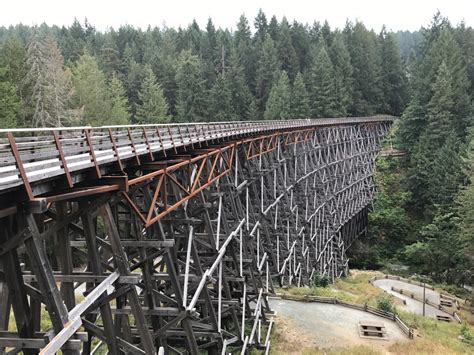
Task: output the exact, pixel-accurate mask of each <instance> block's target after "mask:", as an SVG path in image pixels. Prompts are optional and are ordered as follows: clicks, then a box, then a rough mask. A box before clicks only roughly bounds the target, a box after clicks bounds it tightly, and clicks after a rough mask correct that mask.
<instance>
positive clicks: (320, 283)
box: [311, 274, 330, 287]
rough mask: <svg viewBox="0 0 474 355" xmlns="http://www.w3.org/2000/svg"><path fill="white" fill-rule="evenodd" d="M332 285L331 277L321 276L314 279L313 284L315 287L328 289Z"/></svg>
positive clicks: (317, 275)
mask: <svg viewBox="0 0 474 355" xmlns="http://www.w3.org/2000/svg"><path fill="white" fill-rule="evenodd" d="M329 284H330V280H329V277H327V276H321V275H320V274H316V275H315V276H314V277H313V282H312V284H311V286H313V287H328V286H329Z"/></svg>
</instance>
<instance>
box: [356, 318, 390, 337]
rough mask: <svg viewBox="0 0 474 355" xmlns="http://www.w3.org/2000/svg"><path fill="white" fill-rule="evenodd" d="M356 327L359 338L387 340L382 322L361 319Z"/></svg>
mask: <svg viewBox="0 0 474 355" xmlns="http://www.w3.org/2000/svg"><path fill="white" fill-rule="evenodd" d="M358 328H359V336H360V337H361V338H369V339H382V340H388V335H387V329H386V328H385V324H384V323H382V322H374V321H368V320H361V321H359V327H358Z"/></svg>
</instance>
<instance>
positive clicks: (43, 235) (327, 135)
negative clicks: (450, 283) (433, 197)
mask: <svg viewBox="0 0 474 355" xmlns="http://www.w3.org/2000/svg"><path fill="white" fill-rule="evenodd" d="M389 125H390V123H389V122H385V121H382V122H372V123H358V124H347V125H344V124H340V125H336V126H329V127H322V128H311V129H302V130H293V131H287V130H286V131H285V130H284V131H281V132H269V133H259V135H257V136H252V137H248V136H247V137H242V138H241V139H238V138H236V137H235V136H234V137H233V138H232V139H220V140H213V141H208V142H205V143H204V142H203V143H202V144H196V145H194V146H192V147H190V146H187V148H186V149H184V146H185V145H184V144H183V145H182V146H181V147H174V149H172V150H168V151H167V152H166V154H165V155H163V156H156V155H155V156H153V154H151V156H149V157H147V158H146V157H144V156H143V155H142V156H138V155H137V157H136V164H133V165H130V164H128V165H127V166H122V165H121V164H119V162H120V159H118V160H117V165H116V173H107V174H103V173H102V171H101V170H100V169H98V170H97V171H96V174H95V175H93V176H92V177H90V178H89V180H88V181H86V183H84V181H83V182H81V183H80V184H79V183H76V182H75V181H73V179H70V178H68V179H67V180H66V181H65V183H66V185H63V186H62V187H61V188H58V189H56V190H52V191H48V192H45V193H43V194H39V195H37V194H33V193H32V191H27V195H28V196H29V198H28V200H27V201H25V203H24V204H22V205H20V206H15V207H8V209H4V210H2V214H0V354H1V353H7V352H8V353H18V352H20V351H23V353H24V354H27V355H29V354H54V353H56V352H57V351H59V350H60V349H61V350H62V352H63V353H64V354H79V353H81V354H93V353H105V352H107V351H108V352H109V354H129V353H131V354H155V353H159V352H162V353H163V352H164V353H167V354H175V353H176V354H183V353H191V354H199V353H206V352H207V353H210V354H217V353H225V352H237V351H238V352H242V353H245V352H246V351H247V350H248V349H250V348H251V347H258V348H261V349H267V350H268V349H269V347H270V340H269V339H270V338H269V335H270V332H271V327H272V324H273V323H272V322H273V321H272V320H271V317H269V315H271V309H270V307H269V304H268V300H267V296H268V295H269V294H272V293H274V290H275V287H282V286H290V285H296V286H303V285H309V284H311V283H312V281H313V280H314V278H315V277H316V276H317V275H324V276H327V277H329V278H330V279H331V280H334V279H335V278H337V277H340V276H342V275H344V274H345V273H347V271H348V260H347V257H346V249H347V248H348V247H349V246H350V244H351V243H352V241H353V240H354V239H355V238H356V237H357V236H358V235H360V234H361V233H364V232H365V231H366V229H367V208H368V205H369V203H370V202H371V200H372V198H373V196H374V192H375V186H374V182H373V177H372V172H373V168H374V163H375V159H376V156H377V153H378V151H379V148H380V143H381V140H382V139H383V137H384V134H385V133H386V132H387V130H388V128H389ZM86 136H87V134H86ZM104 137H105V138H107V137H108V136H107V135H104ZM110 137H112V134H110ZM86 138H87V137H86ZM105 138H104V139H105ZM112 142H113V139H112ZM116 151H117V149H116ZM150 151H151V150H150ZM117 158H118V156H117Z"/></svg>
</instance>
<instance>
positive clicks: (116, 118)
mask: <svg viewBox="0 0 474 355" xmlns="http://www.w3.org/2000/svg"><path fill="white" fill-rule="evenodd" d="M108 94H109V95H108V96H109V100H110V112H109V115H108V119H107V120H106V121H105V122H103V123H102V124H106V125H126V124H130V113H129V107H128V100H127V96H126V95H125V89H124V87H123V85H122V82H121V81H120V80H119V79H118V77H117V76H116V75H113V76H112V80H111V81H110V84H109V92H108Z"/></svg>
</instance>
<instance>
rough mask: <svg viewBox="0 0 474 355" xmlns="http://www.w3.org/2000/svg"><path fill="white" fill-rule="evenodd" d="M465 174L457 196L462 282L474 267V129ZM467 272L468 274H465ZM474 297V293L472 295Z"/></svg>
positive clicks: (465, 164)
mask: <svg viewBox="0 0 474 355" xmlns="http://www.w3.org/2000/svg"><path fill="white" fill-rule="evenodd" d="M464 174H465V176H466V177H467V182H466V185H465V186H464V187H463V188H462V189H461V190H460V191H459V194H458V196H457V201H456V202H457V205H458V208H457V211H458V215H459V216H460V220H461V221H460V231H459V233H460V239H461V246H463V252H464V256H465V260H466V265H465V267H464V273H463V274H462V275H461V281H462V282H469V281H471V278H472V274H471V270H473V268H474V233H473V231H474V131H471V134H470V140H469V145H468V149H467V154H466V159H465V161H464ZM465 274H467V275H465ZM472 297H474V295H473V296H472Z"/></svg>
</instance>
